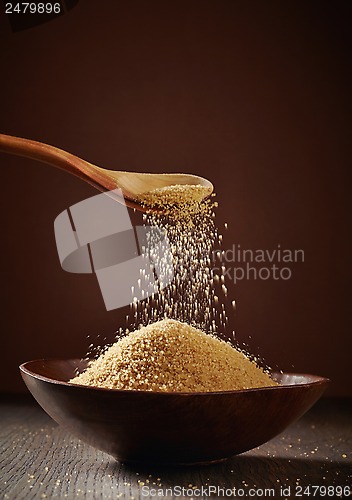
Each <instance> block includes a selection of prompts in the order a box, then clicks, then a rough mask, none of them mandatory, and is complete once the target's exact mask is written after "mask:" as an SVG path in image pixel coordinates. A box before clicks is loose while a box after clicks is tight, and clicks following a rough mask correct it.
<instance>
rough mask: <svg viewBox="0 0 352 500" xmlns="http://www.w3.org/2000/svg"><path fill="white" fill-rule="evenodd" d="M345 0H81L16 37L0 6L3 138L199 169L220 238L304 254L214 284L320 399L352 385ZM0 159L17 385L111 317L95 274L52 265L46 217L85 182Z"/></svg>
mask: <svg viewBox="0 0 352 500" xmlns="http://www.w3.org/2000/svg"><path fill="white" fill-rule="evenodd" d="M350 5H351V3H350V2H349V1H345V2H344V1H334V2H332V1H328V2H325V1H304V2H303V1H302V2H293V1H286V2H282V1H267V2H263V1H247V0H246V1H230V0H217V1H215V0H214V1H207V0H199V1H195V0H187V1H181V0H177V1H167V2H165V1H164V0H163V1H154V0H152V1H148V2H146V1H144V0H143V1H131V0H129V1H128V2H127V1H123V2H122V1H116V0H110V1H108V0H104V2H99V1H98V0H96V1H89V0H80V2H79V4H78V5H77V7H75V8H74V9H72V10H71V11H70V12H69V13H67V14H65V15H64V16H62V17H61V18H59V19H56V20H53V21H51V22H49V23H46V24H43V25H41V26H38V27H36V28H32V29H29V30H26V31H22V32H19V33H16V34H12V33H11V31H10V26H9V23H8V20H7V19H6V17H5V16H4V15H3V14H2V15H1V16H0V33H1V73H2V77H1V83H0V88H1V113H0V128H1V131H3V132H5V133H8V134H13V135H18V136H23V137H28V138H32V139H37V140H40V141H43V142H48V143H50V144H53V145H56V146H58V147H61V148H63V149H66V150H68V151H71V152H73V153H75V154H77V155H79V156H82V157H83V158H85V159H87V160H89V161H91V162H93V163H96V164H98V165H101V166H104V167H107V168H112V169H126V170H136V171H151V172H173V171H184V172H192V173H194V174H199V175H202V176H204V177H207V178H209V179H211V180H212V181H213V182H214V184H215V186H216V191H217V193H218V199H219V202H220V207H219V210H218V224H219V225H222V224H223V223H224V222H228V224H229V229H228V231H227V232H226V234H225V236H224V247H225V248H229V247H231V246H232V244H233V243H236V244H240V245H241V246H242V248H252V249H256V248H263V249H274V248H276V247H277V245H278V244H281V246H282V247H283V248H291V249H296V248H301V249H303V250H304V251H305V262H304V263H303V264H296V265H295V266H294V267H293V277H292V279H291V280H289V281H274V280H269V281H254V280H250V281H242V282H240V283H239V284H238V285H236V286H233V285H232V286H231V284H228V286H229V288H230V293H231V295H232V296H233V297H235V298H236V300H237V304H238V309H237V312H236V314H235V315H233V316H232V317H231V325H232V326H233V328H235V329H236V332H237V335H238V338H239V340H240V341H242V342H248V343H249V344H250V347H251V349H252V351H254V352H259V353H261V354H262V355H263V356H264V357H265V358H266V359H267V361H268V362H269V363H271V364H272V365H278V366H279V367H280V368H282V369H284V370H296V371H302V372H310V373H316V374H319V375H325V376H329V377H331V378H332V380H333V385H332V387H331V389H330V394H334V395H352V389H351V376H350V369H349V368H348V367H349V365H350V355H351V335H350V303H349V300H348V299H349V292H350V287H351V285H350V261H349V259H350V250H349V248H348V246H349V239H350V226H349V225H348V215H349V210H348V206H347V201H348V198H349V193H350V185H349V168H348V162H349V159H350V158H349V148H348V125H349V121H348V118H349V116H350V115H349V113H350V110H349V109H348V104H349V103H348V101H347V96H348V93H349V92H348V91H349V82H348V79H347V76H348V69H349V60H348V53H349V49H348V38H347V37H348V32H349V29H350V23H351V11H350ZM0 161H1V176H2V186H3V187H2V190H3V192H2V197H1V204H2V210H1V231H2V245H1V265H2V283H3V284H2V290H3V298H2V302H1V303H2V315H1V323H2V324H1V332H2V333H1V334H2V354H3V360H2V363H1V376H0V384H1V386H0V389H1V390H5V391H20V390H24V385H23V383H22V382H21V380H20V377H19V375H18V369H17V365H18V364H19V363H21V362H23V361H26V360H29V359H32V358H39V357H44V356H52V357H55V356H80V355H82V354H84V353H85V351H86V349H87V346H88V344H89V343H90V341H91V339H93V340H94V341H96V340H97V335H101V336H102V337H105V336H106V337H107V338H108V340H111V339H112V338H113V334H114V331H115V330H116V329H117V328H118V327H119V326H120V325H122V326H124V324H125V321H124V315H125V314H126V311H125V310H115V311H111V312H106V311H105V309H104V305H103V301H102V297H101V294H100V291H99V288H98V285H97V282H96V279H95V277H93V276H90V275H75V274H69V273H65V272H64V271H62V270H61V268H60V264H59V261H58V257H57V253H56V247H55V240H54V232H53V221H54V218H55V217H56V216H57V215H58V214H59V213H60V212H61V211H63V210H64V209H66V208H67V207H69V206H70V205H72V204H74V203H77V202H78V201H80V200H82V199H85V198H87V197H89V196H92V195H94V194H95V191H94V189H93V188H91V187H90V186H89V185H86V184H84V183H82V182H81V181H79V180H78V179H76V178H74V177H71V176H69V175H67V174H65V173H63V172H61V171H59V170H55V169H53V168H51V167H49V166H46V165H41V164H36V163H35V162H33V161H30V160H25V159H21V158H15V157H10V156H6V155H4V154H2V155H1V156H0ZM87 335H90V336H91V339H87Z"/></svg>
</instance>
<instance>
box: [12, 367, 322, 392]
mask: <svg viewBox="0 0 352 500" xmlns="http://www.w3.org/2000/svg"><path fill="white" fill-rule="evenodd" d="M48 361H49V362H50V361H61V362H62V361H64V362H68V361H70V362H77V361H78V362H79V361H82V359H79V358H39V359H33V360H31V361H26V362H25V363H22V364H21V365H20V366H19V369H20V371H21V372H22V373H25V374H26V375H29V376H31V377H33V378H35V379H37V380H41V381H43V382H48V383H50V384H53V385H60V386H66V387H76V388H81V389H85V390H93V391H100V392H106V393H110V394H111V393H117V394H129V395H131V394H144V395H145V394H154V395H158V396H160V397H166V396H168V397H176V396H202V397H205V396H209V395H215V394H218V395H220V394H222V395H230V394H243V393H250V392H264V391H272V390H283V389H290V388H291V389H292V388H295V387H312V386H318V385H322V386H327V385H329V384H330V383H331V380H330V379H329V378H327V377H321V376H319V375H312V374H309V373H294V372H280V371H272V372H270V373H272V374H278V375H279V374H280V375H288V376H291V377H293V376H298V377H309V378H311V379H313V380H311V381H310V382H303V383H297V384H280V385H276V386H268V387H258V388H255V387H254V388H251V389H237V390H232V391H213V392H210V391H208V392H171V391H170V392H167V391H144V390H133V389H108V388H105V387H94V386H89V385H82V384H73V383H71V382H64V381H63V380H57V379H54V378H49V377H46V376H44V375H40V374H38V373H35V372H34V371H32V370H30V369H28V367H27V365H30V364H32V363H38V362H48Z"/></svg>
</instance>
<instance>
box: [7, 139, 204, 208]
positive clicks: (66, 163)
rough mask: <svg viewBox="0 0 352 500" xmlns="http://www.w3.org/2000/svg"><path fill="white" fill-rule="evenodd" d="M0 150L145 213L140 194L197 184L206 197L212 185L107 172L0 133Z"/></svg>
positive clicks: (188, 178) (182, 177)
mask: <svg viewBox="0 0 352 500" xmlns="http://www.w3.org/2000/svg"><path fill="white" fill-rule="evenodd" d="M0 151H3V152H5V153H11V154H14V155H18V156H25V157H27V158H32V159H33V160H38V161H41V162H43V163H47V164H49V165H52V166H53V167H58V168H61V169H62V170H66V172H69V173H70V174H73V175H75V176H76V177H79V178H80V179H82V180H84V181H86V182H88V183H89V184H91V185H92V186H94V187H95V188H97V189H99V190H100V191H106V190H108V191H112V190H113V189H118V188H120V189H121V190H122V193H123V196H124V199H125V202H126V204H127V205H128V206H130V207H132V208H137V209H138V210H141V211H145V207H143V206H142V205H141V203H140V202H139V196H140V195H141V194H142V193H146V192H148V191H153V190H154V189H157V188H162V187H166V186H172V185H175V184H183V185H185V184H187V185H201V186H203V187H205V188H207V190H208V193H207V196H209V195H210V194H211V193H212V191H213V185H212V184H211V182H209V181H208V180H207V179H203V178H202V177H198V176H197V175H191V174H147V173H139V172H123V171H116V170H107V169H106V168H101V167H97V166H96V165H93V164H92V163H89V162H88V161H85V160H82V159H81V158H78V156H75V155H73V154H71V153H68V152H67V151H63V150H62V149H58V148H55V147H54V146H49V145H48V144H43V143H41V142H37V141H31V140H29V139H21V138H20V137H13V136H11V135H4V134H0Z"/></svg>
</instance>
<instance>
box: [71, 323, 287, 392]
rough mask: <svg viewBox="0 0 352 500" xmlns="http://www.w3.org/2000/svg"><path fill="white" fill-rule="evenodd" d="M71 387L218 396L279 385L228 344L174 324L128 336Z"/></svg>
mask: <svg viewBox="0 0 352 500" xmlns="http://www.w3.org/2000/svg"><path fill="white" fill-rule="evenodd" d="M70 382H71V383H73V384H81V385H88V386H93V387H104V388H108V389H127V390H143V391H159V392H160V391H161V392H216V391H232V390H240V389H251V388H259V387H268V386H275V385H278V384H277V382H275V381H274V380H273V379H272V378H271V377H270V375H269V374H268V373H266V372H265V371H264V370H263V369H262V368H260V367H259V366H258V365H256V363H254V362H253V361H251V360H250V359H249V358H248V357H247V356H246V355H245V354H243V353H242V352H241V351H240V350H237V349H236V348H234V347H233V346H232V345H230V344H229V343H227V342H225V341H223V340H220V339H218V338H216V337H214V336H212V335H209V334H205V333H204V332H202V331H201V330H199V329H197V328H195V327H192V326H190V325H189V324H187V323H182V322H180V321H177V320H172V319H164V320H162V321H158V322H156V323H152V324H149V325H148V326H144V327H142V328H140V329H139V330H136V331H134V332H132V333H129V334H128V335H127V336H125V337H123V338H121V339H120V340H118V341H117V342H116V343H115V344H113V345H112V346H111V347H109V348H108V349H107V350H106V351H105V352H104V353H103V354H101V355H100V356H99V358H98V359H96V360H94V361H92V362H91V363H90V364H89V366H88V368H87V369H86V370H85V371H84V372H83V373H81V374H80V375H78V376H77V377H75V378H73V379H72V380H70Z"/></svg>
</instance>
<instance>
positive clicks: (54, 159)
mask: <svg viewBox="0 0 352 500" xmlns="http://www.w3.org/2000/svg"><path fill="white" fill-rule="evenodd" d="M0 151H2V152H4V153H10V154H13V155H17V156H24V157H26V158H31V159H32V160H38V161H40V162H43V163H47V164H49V165H52V166H53V167H57V168H60V169H62V170H66V172H69V173H70V174H73V175H75V176H77V177H79V178H81V179H83V180H84V181H86V182H89V184H92V185H93V186H94V187H97V188H98V189H100V190H102V188H103V189H115V188H116V183H112V182H111V179H110V178H109V176H107V175H106V173H104V169H101V168H99V167H97V166H96V165H92V164H91V163H89V162H87V161H85V160H82V159H81V158H78V156H75V155H73V154H71V153H68V152H67V151H63V150H62V149H59V148H55V147H54V146H50V145H49V144H44V143H42V142H37V141H31V140H29V139H22V138H20V137H13V136H11V135H5V134H0Z"/></svg>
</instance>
